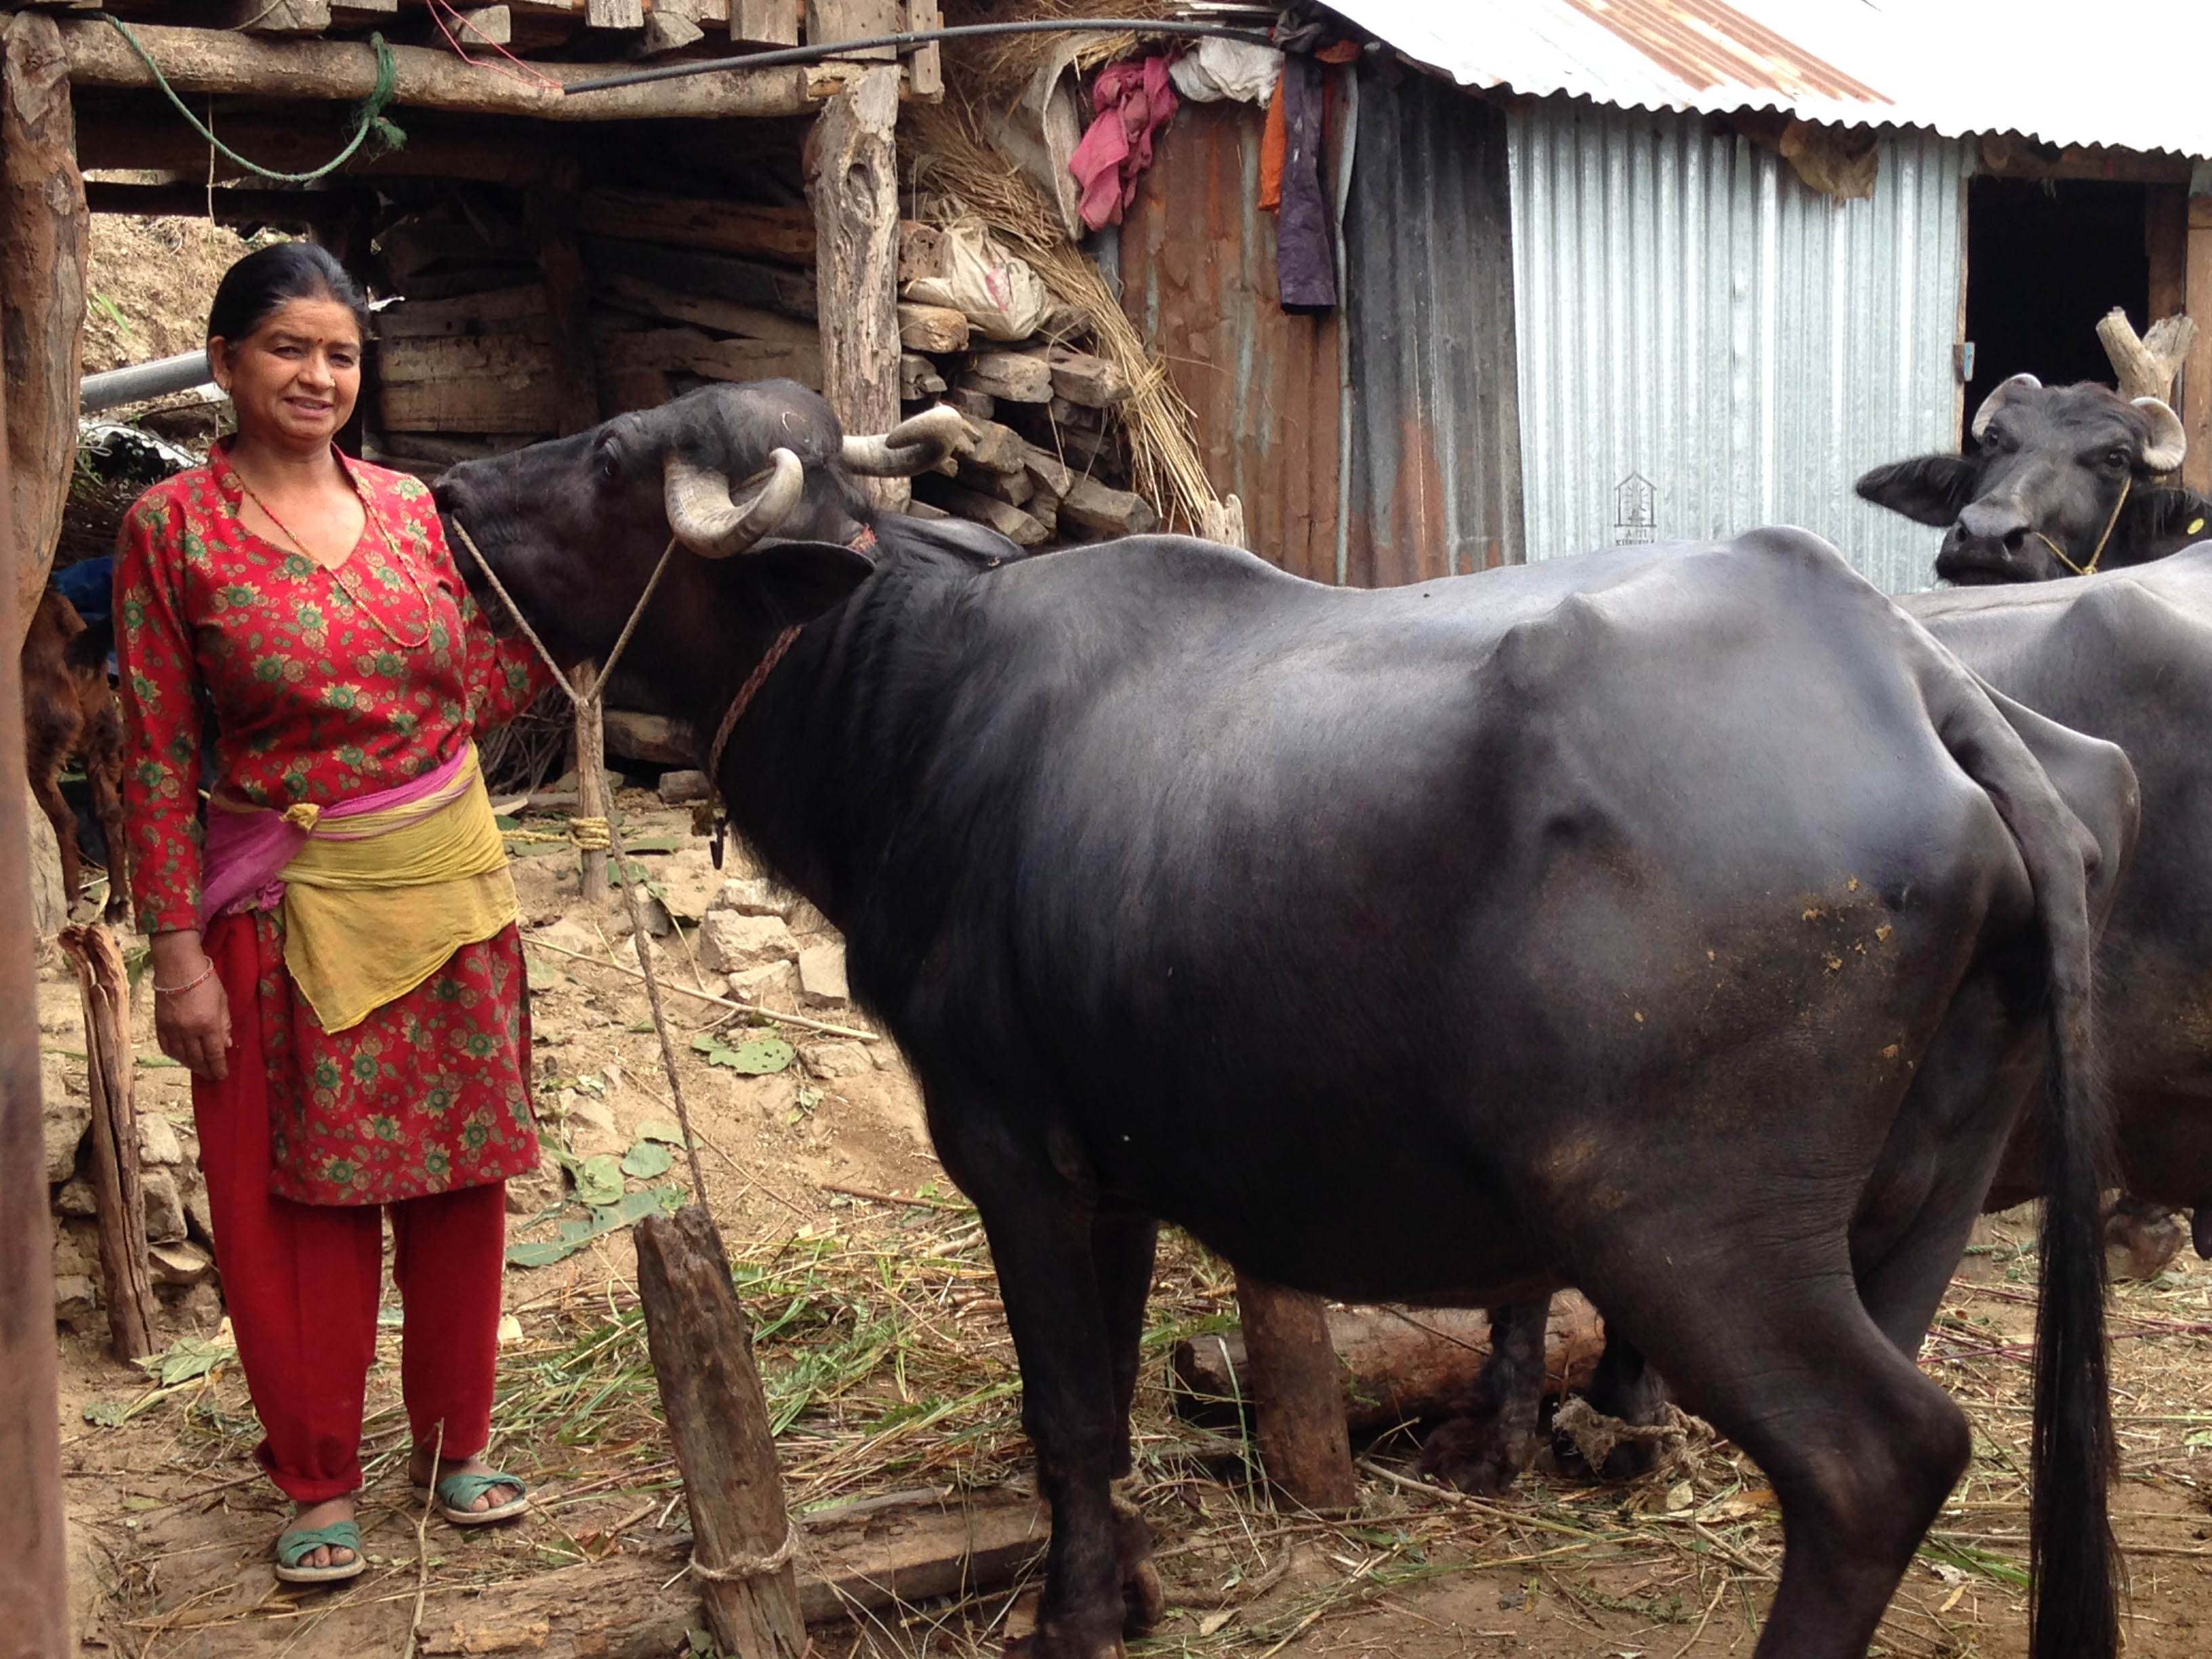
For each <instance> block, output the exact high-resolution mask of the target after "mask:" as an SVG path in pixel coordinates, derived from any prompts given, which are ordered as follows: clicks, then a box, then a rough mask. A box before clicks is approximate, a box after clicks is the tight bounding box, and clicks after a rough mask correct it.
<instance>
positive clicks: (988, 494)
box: [368, 187, 1158, 546]
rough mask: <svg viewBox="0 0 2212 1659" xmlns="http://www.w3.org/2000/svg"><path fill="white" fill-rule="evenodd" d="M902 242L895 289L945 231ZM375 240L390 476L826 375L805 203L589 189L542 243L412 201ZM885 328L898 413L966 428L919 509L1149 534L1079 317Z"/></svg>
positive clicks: (952, 319) (499, 212)
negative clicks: (942, 405)
mask: <svg viewBox="0 0 2212 1659" xmlns="http://www.w3.org/2000/svg"><path fill="white" fill-rule="evenodd" d="M902 232H903V234H902V252H901V263H900V277H901V281H902V283H906V282H910V281H913V280H915V279H917V278H921V277H927V276H932V275H934V274H936V273H935V271H934V269H933V261H934V260H935V259H936V258H938V257H939V249H940V248H941V246H942V240H941V238H940V237H939V234H938V233H937V232H935V231H933V230H932V229H931V228H927V227H926V226H923V225H920V224H909V225H907V226H905V227H902ZM374 246H375V247H376V249H377V257H378V259H379V260H380V267H381V268H380V272H379V278H380V286H381V288H382V289H383V290H384V291H385V292H386V293H390V294H394V295H401V296H404V297H402V298H400V299H399V300H398V301H396V302H394V303H392V304H390V305H387V306H386V307H383V308H382V309H381V310H380V313H379V315H378V319H377V334H378V337H379V341H380V345H379V351H378V362H377V374H378V388H377V392H376V395H375V398H374V401H373V403H372V404H371V409H372V414H371V416H370V417H369V418H370V422H371V426H370V430H369V433H368V446H369V453H371V454H372V456H374V457H375V458H377V459H383V460H385V461H386V463H387V464H390V465H400V466H404V467H409V468H411V469H413V470H415V471H420V472H422V473H424V474H425V475H428V474H431V473H435V471H436V470H437V469H439V468H441V467H442V466H445V465H450V464H451V463H453V462H454V461H457V460H460V459H466V458H469V457H471V456H476V455H484V454H492V453H498V452H500V451H501V450H505V449H510V448H513V447H519V446H520V445H522V444H525V443H529V442H532V441H536V440H538V439H540V438H544V437H550V436H552V435H556V433H558V432H561V431H563V430H574V429H576V428H578V427H580V426H581V425H587V424H589V423H590V422H591V421H592V420H593V419H597V418H604V417H605V416H612V415H615V414H618V413H622V412H623V411H626V410H636V409H646V408H651V407H653V406H654V405H655V404H660V403H664V402H665V401H666V400H667V399H669V398H672V397H676V396H679V395H681V394H682V393H684V392H688V391H690V390H692V389H694V388H695V387H697V386H703V385H706V384H708V382H710V381H715V380H766V379H770V378H775V377H779V376H781V377H787V378H789V379H791V380H797V381H799V382H800V383H801V384H803V385H806V386H813V387H816V388H819V387H820V386H821V384H822V374H823V359H822V347H821V340H820V337H819V334H818V332H817V327H816V319H815V282H814V272H813V270H812V265H813V260H814V220H813V216H812V215H811V212H810V211H809V210H807V209H806V208H805V207H803V206H774V205H766V204H747V203H738V202H730V201H715V200H706V199H700V198H693V197H673V196H664V195H654V194H650V193H647V192H643V191H634V190H626V189H611V188H603V189H594V190H590V191H586V192H585V193H584V194H583V195H582V197H580V199H579V200H578V201H577V203H576V204H575V212H574V221H573V223H564V224H563V225H562V226H561V227H560V228H558V229H557V230H556V231H555V232H553V233H551V234H550V235H549V233H548V231H547V228H546V227H545V225H544V222H542V219H538V218H533V217H532V216H530V215H528V214H526V212H525V210H524V209H523V205H522V204H521V202H520V198H519V197H511V196H509V195H507V193H505V192H501V191H496V190H492V189H489V188H487V187H474V188H468V189H466V190H465V191H456V192H455V194H453V196H452V197H449V198H447V199H444V200H441V201H438V202H435V203H433V204H429V205H427V206H425V205H421V204H416V206H415V207H414V208H413V210H411V211H408V212H406V213H405V214H404V215H403V216H399V217H398V218H395V219H393V220H392V221H391V222H388V223H386V224H385V225H384V226H382V227H381V228H380V230H379V232H378V234H377V236H376V239H375V243H374ZM564 284H565V285H566V286H567V287H568V289H569V290H570V291H568V292H566V293H564V292H563V288H564ZM898 316H899V334H900V344H901V347H902V355H901V358H900V364H899V380H900V392H901V395H902V398H904V400H905V401H906V404H907V408H908V412H912V411H913V410H917V409H921V408H923V407H927V405H928V404H933V403H939V402H949V403H951V404H954V405H956V406H957V407H958V408H959V409H960V410H962V411H963V413H964V414H965V415H966V416H968V418H969V422H970V423H971V424H972V425H973V426H974V428H975V432H976V434H977V441H976V443H975V446H974V447H973V448H972V450H971V451H970V452H969V453H967V454H965V455H963V456H960V457H958V458H957V459H952V460H948V461H947V462H946V463H945V465H944V467H943V468H942V469H941V473H940V475H935V476H927V477H923V478H921V479H920V480H918V481H917V482H916V484H915V506H914V507H913V509H912V510H913V511H915V512H916V513H921V514H924V515H928V514H939V513H941V514H948V515H955V516H958V517H962V518H966V519H971V520H975V521H976V522H978V523H981V524H986V525H988V526H991V527H992V528H994V529H995V530H998V531H1000V532H1002V533H1003V534H1005V535H1006V536H1008V537H1010V538H1012V540H1014V541H1016V542H1018V543H1019V544H1022V545H1024V546H1037V545H1042V544H1048V543H1051V542H1055V541H1082V540H1088V539H1092V538H1097V537H1101V536H1108V535H1122V534H1128V533H1132V532H1144V531H1147V530H1150V529H1152V528H1153V527H1155V526H1156V525H1157V524H1158V515H1157V514H1156V513H1154V511H1153V509H1152V507H1151V506H1150V505H1149V504H1147V503H1146V501H1142V500H1140V499H1139V497H1138V496H1136V495H1133V494H1132V493H1131V492H1130V490H1129V489H1128V488H1127V480H1128V453H1127V441H1126V437H1125V435H1124V433H1123V430H1122V426H1121V418H1120V415H1119V412H1118V411H1119V410H1120V409H1121V405H1122V404H1124V403H1125V402H1126V401H1127V398H1128V397H1129V395H1130V392H1131V387H1130V385H1129V381H1128V378H1127V375H1126V374H1124V373H1123V372H1122V371H1121V369H1120V368H1118V367H1117V366H1115V364H1113V363H1111V362H1108V361H1106V360H1105V359H1103V358H1102V357H1100V356H1094V355H1092V354H1091V352H1089V351H1087V350H1085V349H1083V348H1084V346H1085V345H1086V344H1087V343H1089V342H1088V341H1087V340H1086V339H1085V337H1084V336H1083V335H1082V333H1081V332H1080V325H1079V322H1078V321H1077V313H1074V312H1073V311H1072V310H1069V309H1067V308H1065V307H1056V308H1054V310H1052V311H1050V312H1048V313H1047V314H1046V316H1045V317H1044V319H1043V320H1042V324H1041V325H1040V326H1039V330H1038V331H1037V332H1036V334H1035V335H1034V336H1032V337H1030V338H1029V339H1027V340H1022V341H1015V342H1011V343H1007V342H999V341H994V340H991V339H988V338H986V337H984V336H983V335H982V334H981V332H980V331H977V330H975V328H973V327H972V326H971V325H970V322H969V318H968V317H967V316H966V315H965V314H964V313H962V312H960V311H957V310H955V309H952V308H951V307H944V306H935V305H923V304H919V303H912V302H907V301H902V302H901V304H900V306H899V313H898ZM571 319H574V320H571ZM580 380H588V382H589V385H588V386H587V387H586V386H580V385H579V384H578V382H579V381H580ZM580 392H583V393H585V394H586V395H585V396H583V397H582V398H579V393H580Z"/></svg>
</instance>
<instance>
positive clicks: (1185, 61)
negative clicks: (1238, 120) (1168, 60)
mask: <svg viewBox="0 0 2212 1659" xmlns="http://www.w3.org/2000/svg"><path fill="white" fill-rule="evenodd" d="M1282 72H1283V54H1282V53H1281V52H1277V51H1276V50H1275V49H1274V48H1273V46H1254V45H1253V44H1251V43H1250V42H1249V41H1246V40H1224V39H1223V38H1222V37H1221V36H1219V35H1218V34H1214V35H1208V36H1206V39H1204V40H1200V42H1199V43H1198V50H1197V51H1195V52H1185V53H1184V54H1183V55H1182V57H1180V58H1176V60H1175V62H1174V63H1172V64H1169V65H1168V79H1170V81H1172V82H1175V88H1176V91H1177V92H1179V93H1181V94H1182V95H1183V96H1184V97H1186V98H1188V99H1189V100H1191V101H1192V102H1193V103H1194V104H1211V103H1215V102H1217V101H1218V100H1221V99H1224V98H1234V99H1236V100H1237V101H1238V102H1240V103H1246V104H1264V103H1266V102H1267V100H1269V99H1270V98H1273V96H1274V95H1275V77H1276V76H1279V75H1280V74H1281V73H1282Z"/></svg>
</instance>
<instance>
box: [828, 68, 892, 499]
mask: <svg viewBox="0 0 2212 1659" xmlns="http://www.w3.org/2000/svg"><path fill="white" fill-rule="evenodd" d="M898 101H899V71H898V69H897V67H896V65H895V64H878V65H874V66H872V67H870V68H867V69H866V70H861V71H860V74H859V75H857V76H854V78H853V80H852V81H850V82H848V83H847V85H846V87H845V88H844V89H843V90H842V91H841V92H839V93H838V94H836V96H835V97H833V98H831V99H830V100H829V101H828V102H827V103H826V104H824V105H823V107H822V113H821V114H820V115H819V116H817V117H816V118H815V123H814V129H813V131H811V133H809V134H808V135H807V139H806V197H807V201H808V203H809V204H811V206H812V208H813V210H814V231H815V310H816V315H817V321H818V322H819V323H820V325H821V328H822V367H823V388H822V389H823V396H824V397H826V398H828V399H829V407H830V408H831V409H832V410H836V415H837V418H838V419H839V420H840V421H841V422H843V423H844V427H845V430H846V431H848V432H852V433H866V432H888V431H890V429H891V428H892V427H894V426H896V424H897V423H898V419H899V324H898V221H899V212H898V158H897V152H896V145H895V143H894V140H893V138H892V129H893V127H894V126H895V125H896V123H897V120H898ZM863 482H864V483H865V485H866V488H867V489H868V491H869V494H870V495H872V497H873V498H874V500H875V502H876V504H877V506H878V507H884V508H890V509H894V510H895V509H896V508H898V507H903V506H904V505H905V504H906V501H907V496H908V489H907V483H906V480H904V479H903V478H870V479H866V480H864V481H863Z"/></svg>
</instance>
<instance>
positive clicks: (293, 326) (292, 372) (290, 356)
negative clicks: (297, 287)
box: [208, 299, 361, 450]
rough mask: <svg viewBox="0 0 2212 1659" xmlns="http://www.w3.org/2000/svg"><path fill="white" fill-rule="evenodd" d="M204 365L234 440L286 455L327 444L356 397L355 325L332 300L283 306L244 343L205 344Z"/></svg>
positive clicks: (357, 341) (358, 344)
mask: <svg viewBox="0 0 2212 1659" xmlns="http://www.w3.org/2000/svg"><path fill="white" fill-rule="evenodd" d="M208 359H209V362H210V365H211V366H212V367H213V368H214V370H215V378H216V385H218V386H222V389H223V390H224V391H226V392H229V393H230V400H231V404H232V405H233V406H234V408H235V409H236V410H237V411H238V430H239V434H240V436H242V437H246V438H249V439H252V440H255V441H259V442H263V443H272V444H276V445H277V446H279V447H283V448H286V449H301V450H307V449H316V448H320V447H324V446H326V445H328V444H329V443H330V441H331V439H332V438H334V437H336V436H337V430H338V428H340V427H342V426H343V425H344V424H345V423H346V421H347V419H348V418H349V416H351V415H352V414H353V405H354V400H355V399H356V398H358V397H359V396H360V395H361V327H360V325H358V324H357V323H356V322H355V321H354V317H353V313H352V312H350V311H349V310H347V309H346V308H345V307H343V306H342V305H340V304H339V303H338V302H337V301H336V300H330V299H299V300H287V301H285V302H284V303H283V305H282V306H280V307H277V308H276V310H275V311H273V312H271V313H270V314H269V315H268V316H267V317H266V318H264V319H263V321H262V323H261V325H260V326H259V327H258V328H257V329H255V330H254V331H253V332H252V333H251V334H249V335H247V336H246V337H245V338H244V339H242V340H226V339H223V338H222V337H219V336H218V337H216V338H215V339H212V340H210V341H209V342H208Z"/></svg>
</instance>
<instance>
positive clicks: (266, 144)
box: [77, 54, 578, 212]
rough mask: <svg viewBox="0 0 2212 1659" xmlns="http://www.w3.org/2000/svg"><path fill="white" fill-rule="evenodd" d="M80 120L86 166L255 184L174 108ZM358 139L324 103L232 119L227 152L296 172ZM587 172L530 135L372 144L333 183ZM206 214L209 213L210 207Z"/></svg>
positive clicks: (420, 136) (89, 113) (557, 144)
mask: <svg viewBox="0 0 2212 1659" xmlns="http://www.w3.org/2000/svg"><path fill="white" fill-rule="evenodd" d="M447 55H448V57H449V58H450V56H451V54H447ZM114 99H115V94H106V95H105V96H103V95H102V94H100V92H99V91H98V90H97V89H94V92H93V94H92V97H91V98H89V99H80V100H77V101H78V102H79V104H80V106H82V105H85V104H89V103H94V102H99V103H100V104H103V105H108V104H112V102H113V101H114ZM80 114H81V115H82V117H83V118H82V120H81V121H80V122H79V124H78V126H77V161H78V164H79V165H80V166H82V167H155V168H161V169H163V170H166V171H168V172H173V173H187V174H189V175H191V177H193V178H196V179H204V178H206V177H207V176H208V175H209V173H210V170H212V173H213V174H214V177H215V179H216V181H217V182H218V183H220V182H222V181H223V180H226V179H240V178H245V177H248V176H249V175H248V174H247V173H246V171H245V169H243V168H242V167H239V166H237V165H236V164H235V163H234V162H232V161H228V160H226V159H225V158H224V157H222V155H213V156H210V152H209V149H208V143H207V140H206V139H204V138H203V137H200V136H199V135H198V134H197V133H196V132H194V131H192V130H191V128H190V127H188V126H186V125H185V124H184V123H183V122H182V121H179V119H177V117H176V112H174V111H173V110H172V109H170V108H169V107H168V106H167V105H166V104H164V105H163V106H161V110H160V111H159V112H155V111H152V110H150V109H148V110H118V109H114V108H112V107H101V108H100V109H98V110H96V111H94V110H86V109H82V108H80ZM221 131H222V141H223V143H226V144H228V145H229V146H230V147H231V148H232V149H234V150H236V151H237V152H238V153H239V154H240V155H245V156H247V157H250V158H251V159H252V160H253V161H258V162H259V163H260V164H261V165H262V166H263V167H277V168H281V169H283V171H285V172H288V173H301V172H305V171H306V170H307V168H309V167H319V166H320V165H321V164H322V163H323V162H325V161H328V160H329V159H330V158H331V155H334V154H335V153H336V152H337V149H339V147H340V146H342V145H343V143H345V142H346V140H347V138H348V137H349V136H351V133H352V131H353V129H352V125H351V122H350V120H349V118H347V114H346V112H344V110H343V107H342V106H337V105H328V104H322V103H317V104H313V105H305V106H295V108H294V109H293V110H291V111H289V112H287V113H285V114H283V115H269V114H264V113H260V112H244V111H241V112H238V113H236V114H229V113H226V114H225V115H224V116H223V117H222V126H221ZM210 162H212V169H210ZM577 171H578V169H577V163H576V158H575V156H574V154H573V153H572V152H571V151H570V149H568V145H567V144H566V143H563V142H562V141H560V140H557V139H553V138H551V137H549V136H545V135H542V134H537V133H533V132H532V131H530V130H528V129H525V130H523V131H518V132H512V133H499V132H483V133H474V134H471V135H470V136H469V137H466V138H447V137H441V136H438V135H435V134H426V133H422V132H416V131H410V133H409V135H408V138H407V143H405V145H404V146H403V147H402V148H400V149H378V148H377V147H376V146H375V145H373V144H364V145H362V148H361V149H359V150H358V151H356V153H355V155H354V157H353V159H352V160H351V161H348V162H347V163H346V164H345V166H343V167H340V168H339V169H338V171H337V173H335V174H334V175H332V176H333V177H334V178H338V179H350V178H368V177H392V176H397V177H405V178H431V179H471V180H474V181H476V182H477V183H481V184H490V185H510V186H513V187H515V188H518V189H520V188H526V187H528V186H530V185H551V186H553V187H555V188H556V189H565V188H569V187H572V186H573V185H574V180H575V175H576V173H577ZM156 188H158V186H157V187H156ZM205 210H206V204H205V200H204V198H203V200H202V204H201V211H203V212H204V211H205Z"/></svg>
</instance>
